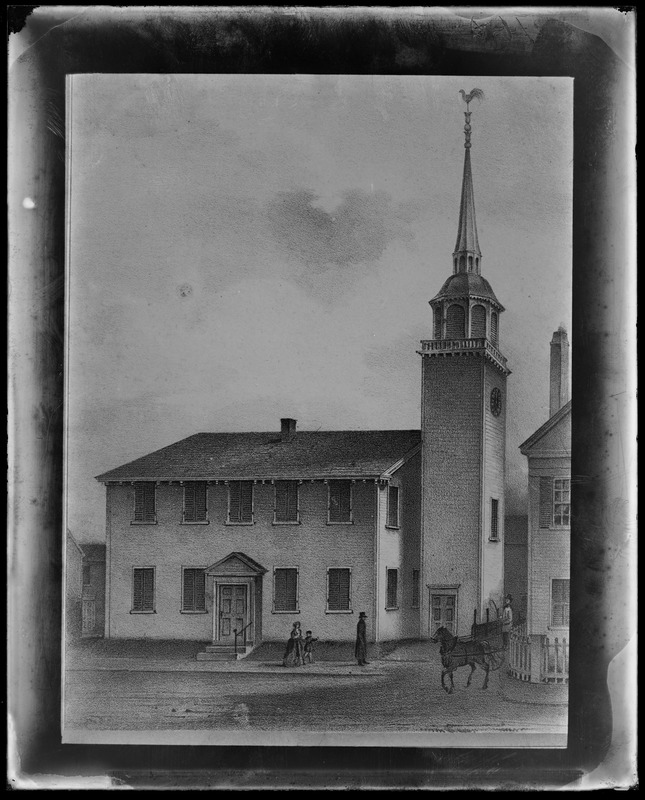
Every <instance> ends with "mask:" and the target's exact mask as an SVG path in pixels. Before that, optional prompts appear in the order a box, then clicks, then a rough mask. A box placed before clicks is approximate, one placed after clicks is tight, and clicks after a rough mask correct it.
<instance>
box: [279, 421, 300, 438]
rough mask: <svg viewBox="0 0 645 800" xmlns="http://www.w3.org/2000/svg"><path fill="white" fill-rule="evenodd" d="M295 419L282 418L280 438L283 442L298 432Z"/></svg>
mask: <svg viewBox="0 0 645 800" xmlns="http://www.w3.org/2000/svg"><path fill="white" fill-rule="evenodd" d="M296 422H297V420H295V419H288V418H284V419H281V420H280V438H281V439H282V441H283V442H288V441H289V439H291V438H292V437H293V436H294V435H295V433H296Z"/></svg>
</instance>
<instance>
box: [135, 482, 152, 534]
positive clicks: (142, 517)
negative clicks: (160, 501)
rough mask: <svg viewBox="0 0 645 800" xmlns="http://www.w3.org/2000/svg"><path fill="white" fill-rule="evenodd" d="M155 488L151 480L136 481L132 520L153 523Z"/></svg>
mask: <svg viewBox="0 0 645 800" xmlns="http://www.w3.org/2000/svg"><path fill="white" fill-rule="evenodd" d="M155 490H156V486H155V484H154V483H153V482H151V481H148V482H146V483H137V484H135V486H134V521H135V522H145V523H148V524H150V523H155V522H156V521H157V515H156V509H155V493H156V492H155Z"/></svg>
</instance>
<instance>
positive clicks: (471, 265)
mask: <svg viewBox="0 0 645 800" xmlns="http://www.w3.org/2000/svg"><path fill="white" fill-rule="evenodd" d="M472 271H473V257H472V256H468V272H472Z"/></svg>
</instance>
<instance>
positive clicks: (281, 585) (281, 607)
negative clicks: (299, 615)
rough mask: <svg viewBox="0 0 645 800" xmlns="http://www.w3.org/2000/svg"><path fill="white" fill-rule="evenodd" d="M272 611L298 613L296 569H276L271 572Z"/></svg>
mask: <svg viewBox="0 0 645 800" xmlns="http://www.w3.org/2000/svg"><path fill="white" fill-rule="evenodd" d="M273 610H274V611H278V612H280V611H284V612H292V613H293V612H297V611H298V569H297V568H296V567H276V568H275V569H274V570H273Z"/></svg>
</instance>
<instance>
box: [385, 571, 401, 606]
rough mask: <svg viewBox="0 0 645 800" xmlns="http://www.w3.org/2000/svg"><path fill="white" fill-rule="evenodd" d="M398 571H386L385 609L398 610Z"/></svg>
mask: <svg viewBox="0 0 645 800" xmlns="http://www.w3.org/2000/svg"><path fill="white" fill-rule="evenodd" d="M398 584H399V571H398V570H397V569H388V570H387V600H386V604H385V607H386V608H398V605H399V602H398V591H399V586H398Z"/></svg>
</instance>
